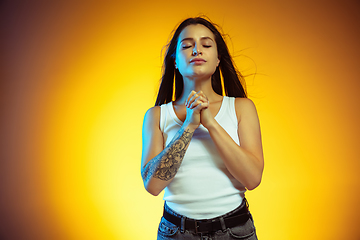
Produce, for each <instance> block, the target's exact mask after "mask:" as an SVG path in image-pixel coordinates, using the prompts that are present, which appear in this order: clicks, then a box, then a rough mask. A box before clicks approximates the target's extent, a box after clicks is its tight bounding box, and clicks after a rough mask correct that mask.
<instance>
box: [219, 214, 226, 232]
mask: <svg viewBox="0 0 360 240" xmlns="http://www.w3.org/2000/svg"><path fill="white" fill-rule="evenodd" d="M219 220H220V224H221V229H222V230H223V232H225V231H226V225H225V221H224V218H223V217H221V218H220V219H219Z"/></svg>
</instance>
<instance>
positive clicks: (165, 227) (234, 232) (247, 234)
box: [157, 199, 257, 240]
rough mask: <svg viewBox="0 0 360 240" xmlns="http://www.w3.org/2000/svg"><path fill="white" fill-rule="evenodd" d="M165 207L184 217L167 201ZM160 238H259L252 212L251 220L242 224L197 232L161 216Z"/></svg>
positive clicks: (211, 239)
mask: <svg viewBox="0 0 360 240" xmlns="http://www.w3.org/2000/svg"><path fill="white" fill-rule="evenodd" d="M244 204H246V200H245V199H244V201H243V203H242V204H241V205H240V206H239V207H238V208H236V209H234V210H232V211H231V212H228V213H226V214H224V215H222V216H219V217H218V218H221V217H223V218H224V217H227V216H229V215H231V214H233V213H235V212H236V211H237V210H239V209H240V208H241V207H243V205H244ZM164 207H165V209H166V211H168V212H169V213H171V214H172V215H175V216H178V217H182V215H180V214H178V213H176V212H174V211H173V210H172V209H171V208H169V207H168V206H167V205H166V203H165V206H164ZM157 239H158V240H167V239H189V240H205V239H206V240H228V239H243V240H257V236H256V231H255V226H254V221H253V218H252V216H251V214H250V218H249V220H248V221H247V222H246V223H244V224H242V225H238V226H235V227H232V228H227V227H225V228H224V229H223V230H218V231H216V232H212V233H206V234H205V233H195V232H192V231H188V230H184V231H181V230H180V228H179V227H178V226H176V225H175V224H173V223H171V222H169V221H167V220H166V219H165V218H164V217H162V218H161V221H160V224H159V228H158V235H157Z"/></svg>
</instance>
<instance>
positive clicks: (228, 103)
mask: <svg viewBox="0 0 360 240" xmlns="http://www.w3.org/2000/svg"><path fill="white" fill-rule="evenodd" d="M220 75H222V77H223V87H222V83H221V77H220ZM174 79H175V80H174ZM240 80H243V77H242V76H241V74H240V73H239V72H238V71H237V70H236V69H235V68H234V65H233V62H232V58H231V57H230V54H229V51H228V48H227V46H226V44H225V42H224V39H223V38H222V36H221V34H220V33H219V31H218V30H217V28H216V27H215V25H214V24H212V23H211V22H210V21H208V20H206V19H204V18H200V17H198V18H188V19H186V20H185V21H183V22H182V23H181V24H180V25H179V26H178V28H177V29H176V31H175V32H174V35H173V37H172V39H171V41H170V43H169V45H168V49H167V52H166V56H165V60H164V68H163V76H162V82H161V85H160V89H159V93H158V97H157V99H156V103H155V106H154V107H152V108H150V109H149V110H148V111H147V112H146V114H145V118H144V124H143V149H142V169H141V175H142V178H143V181H144V186H145V188H146V190H147V191H148V192H149V193H151V194H153V195H155V196H156V195H158V194H159V193H160V192H161V191H162V190H163V189H165V194H164V200H165V205H164V215H163V217H162V219H161V222H160V225H159V229H158V239H239V238H241V239H257V237H256V233H255V227H254V224H253V219H252V216H251V214H250V212H249V210H248V205H247V201H246V199H245V195H244V193H245V191H246V190H247V189H248V190H252V189H254V188H256V187H257V186H258V185H259V184H260V181H261V177H262V172H263V167H264V159H263V151H262V144H261V135H260V126H259V120H258V116H257V112H256V109H255V106H254V104H253V102H252V101H251V100H250V99H248V98H247V97H246V93H245V91H244V88H243V86H242V85H241V83H240ZM174 82H175V86H174ZM173 89H175V91H173ZM223 92H224V93H223ZM173 95H174V96H173Z"/></svg>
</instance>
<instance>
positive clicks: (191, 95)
mask: <svg viewBox="0 0 360 240" xmlns="http://www.w3.org/2000/svg"><path fill="white" fill-rule="evenodd" d="M195 94H196V92H195V91H194V90H192V91H191V92H190V94H189V96H188V97H187V99H186V101H185V105H188V104H189V101H190V99H191V98H192V97H193V96H194V95H195Z"/></svg>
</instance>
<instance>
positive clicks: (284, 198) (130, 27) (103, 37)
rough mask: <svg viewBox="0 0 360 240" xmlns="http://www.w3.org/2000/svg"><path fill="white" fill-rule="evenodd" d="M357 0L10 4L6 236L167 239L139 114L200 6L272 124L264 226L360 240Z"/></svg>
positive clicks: (256, 197) (5, 44)
mask: <svg viewBox="0 0 360 240" xmlns="http://www.w3.org/2000/svg"><path fill="white" fill-rule="evenodd" d="M359 9H360V8H359V4H358V1H349V0H345V1H318V0H316V1H310V0H306V1H285V0H283V1H281V0H275V1H268V0H267V1H260V0H256V1H245V0H232V1H230V0H223V1H214V0H211V1H210V0H209V1H165V0H162V1H131V3H130V1H127V2H125V1H42V3H40V1H33V2H32V3H30V2H25V1H23V2H21V1H3V2H2V4H1V12H0V16H1V24H2V25H1V27H2V29H1V31H2V32H1V49H2V51H1V59H2V63H1V64H2V69H1V74H2V76H1V103H2V105H1V107H2V108H1V120H0V121H1V126H0V127H1V162H0V163H1V166H0V167H1V168H0V171H1V176H0V180H1V182H0V186H1V192H0V199H1V200H0V201H1V202H0V203H1V208H0V210H1V212H0V214H1V216H0V219H1V228H0V234H1V236H0V237H1V239H4V240H8V239H9V240H12V239H17V240H21V239H37V240H39V239H40V240H55V239H59V240H79V239H86V240H97V239H99V240H102V239H114V240H115V239H121V240H122V239H155V238H156V231H157V225H158V222H159V220H160V217H161V214H162V204H163V202H162V198H161V196H158V197H153V196H151V195H150V194H148V193H147V192H146V191H145V189H144V188H143V186H142V180H141V176H140V157H141V126H142V120H143V116H144V113H145V111H146V110H147V109H148V108H150V107H151V106H153V104H154V101H155V96H156V89H157V87H158V80H159V78H160V74H161V63H162V58H161V49H162V47H163V46H164V45H165V44H166V43H167V40H168V37H169V35H170V32H171V31H172V30H173V28H174V27H175V25H176V24H178V23H179V22H180V21H181V20H183V19H185V18H186V17H190V16H195V15H198V14H200V13H203V14H206V15H207V16H209V17H210V19H211V20H212V21H213V22H215V23H218V24H219V25H220V26H222V28H223V30H224V32H225V33H227V34H229V36H230V37H231V41H229V47H230V48H231V51H232V53H233V54H234V55H235V56H237V57H235V61H236V64H237V65H238V67H239V68H240V70H242V71H243V73H244V74H251V73H254V72H256V73H257V74H256V75H255V77H254V76H250V77H248V78H247V79H246V80H247V84H248V92H249V96H250V98H251V99H252V100H253V101H254V102H255V104H256V106H257V109H258V113H259V116H260V121H261V128H262V135H263V145H264V154H265V164H266V165H265V171H264V175H263V182H262V183H261V185H260V186H259V187H258V188H257V189H255V190H254V191H251V192H247V198H248V200H249V202H250V210H251V211H252V213H253V216H254V218H255V224H256V227H257V233H258V237H259V239H261V240H272V239H274V240H275V239H284V240H287V239H292V240H297V239H298V240H300V239H314V240H315V239H326V240H331V239H354V240H355V239H360V228H359V227H358V226H359V220H360V214H359V213H360V207H359V202H360V201H359V200H360V197H359V187H360V181H359V177H357V176H358V175H359V174H358V171H359V167H360V163H359V154H358V153H359V146H358V145H359V140H358V138H359V136H360V128H359V122H360V114H359V103H360V97H359V93H358V92H359V90H360V84H359V76H360V67H359V56H360V47H359V41H360V26H359V25H360V24H359V23H360V15H359V14H358V12H359Z"/></svg>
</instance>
